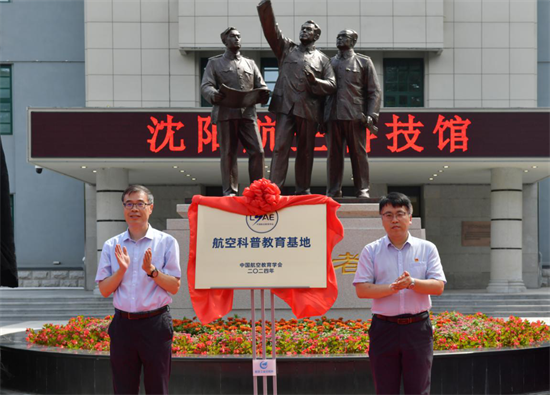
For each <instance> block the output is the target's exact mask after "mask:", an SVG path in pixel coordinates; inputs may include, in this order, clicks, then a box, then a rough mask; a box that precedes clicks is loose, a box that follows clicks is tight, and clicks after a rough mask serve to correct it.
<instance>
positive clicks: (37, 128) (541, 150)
mask: <svg viewBox="0 0 550 395" xmlns="http://www.w3.org/2000/svg"><path fill="white" fill-rule="evenodd" d="M30 125H31V126H30V127H31V130H30V138H31V158H33V159H35V158H212V157H218V156H219V152H218V149H219V144H218V138H217V128H216V125H212V123H211V120H210V113H209V112H208V111H194V112H183V111H176V110H175V111H170V112H155V111H122V110H120V111H117V110H114V111H113V110H110V111H104V112H98V111H97V110H95V109H94V110H88V109H83V110H77V111H75V110H58V111H51V110H37V109H33V110H30ZM258 126H259V128H260V134H261V137H262V142H263V145H264V149H265V152H266V156H267V157H270V156H271V153H272V151H273V148H274V144H275V116H274V115H273V114H271V113H267V112H264V113H260V114H258ZM378 127H379V132H378V135H372V134H371V133H370V132H369V131H365V133H367V151H368V153H369V156H371V157H402V158H407V157H410V158H438V157H462V158H468V157H472V158H474V157H548V156H550V132H549V131H550V117H549V115H548V113H546V112H522V111H517V112H512V111H510V112H460V111H458V110H449V111H437V112H414V111H411V112H394V113H392V112H383V113H382V114H381V116H380V121H379V122H378ZM316 137H317V138H316V141H317V144H316V148H315V151H316V156H319V157H324V156H326V150H327V148H326V145H325V137H324V135H323V134H321V133H317V136H316ZM294 150H295V149H294ZM242 155H243V156H245V155H246V154H245V153H244V151H243V153H242Z"/></svg>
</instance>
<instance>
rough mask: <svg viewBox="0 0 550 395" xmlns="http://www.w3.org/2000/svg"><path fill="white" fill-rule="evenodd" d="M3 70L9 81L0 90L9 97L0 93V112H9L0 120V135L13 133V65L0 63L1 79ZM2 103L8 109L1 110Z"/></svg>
mask: <svg viewBox="0 0 550 395" xmlns="http://www.w3.org/2000/svg"><path fill="white" fill-rule="evenodd" d="M0 1H2V0H0ZM4 70H9V75H8V76H7V79H8V81H9V83H8V87H7V88H4V87H2V85H1V84H0V90H9V99H2V98H1V95H0V113H5V112H9V123H7V122H0V135H2V136H9V135H13V67H12V65H11V64H0V78H2V79H3V78H5V76H4V75H3V73H4ZM3 104H9V110H8V111H3V110H2V108H1V105H3ZM1 125H9V127H8V129H9V130H8V131H3V128H2V126H1Z"/></svg>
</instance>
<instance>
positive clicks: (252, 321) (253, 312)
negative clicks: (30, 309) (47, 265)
mask: <svg viewBox="0 0 550 395" xmlns="http://www.w3.org/2000/svg"><path fill="white" fill-rule="evenodd" d="M250 303H251V305H252V307H251V310H250V326H252V339H251V341H252V363H254V360H255V359H256V304H255V303H254V290H253V289H251V290H250ZM252 382H253V383H254V395H258V380H257V378H256V376H252Z"/></svg>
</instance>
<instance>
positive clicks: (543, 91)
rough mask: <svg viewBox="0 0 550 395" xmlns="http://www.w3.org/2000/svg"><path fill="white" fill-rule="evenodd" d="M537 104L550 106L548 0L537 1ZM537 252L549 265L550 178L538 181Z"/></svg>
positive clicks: (542, 260) (543, 264) (549, 6)
mask: <svg viewBox="0 0 550 395" xmlns="http://www.w3.org/2000/svg"><path fill="white" fill-rule="evenodd" d="M537 18H538V24H537V33H538V34H537V39H538V84H537V85H538V106H539V107H550V0H538V1H537ZM538 205H539V254H540V260H541V262H542V266H543V267H546V268H548V267H550V243H549V242H548V240H550V179H548V178H547V179H545V180H542V181H541V182H539V201H538Z"/></svg>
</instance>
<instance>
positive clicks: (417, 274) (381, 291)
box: [353, 192, 446, 395]
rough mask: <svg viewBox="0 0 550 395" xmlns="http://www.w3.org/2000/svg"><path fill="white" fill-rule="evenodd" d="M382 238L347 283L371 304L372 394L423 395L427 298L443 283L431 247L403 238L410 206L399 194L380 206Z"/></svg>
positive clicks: (428, 347) (428, 364) (426, 389)
mask: <svg viewBox="0 0 550 395" xmlns="http://www.w3.org/2000/svg"><path fill="white" fill-rule="evenodd" d="M379 207H380V215H381V217H382V224H383V226H384V229H385V231H386V236H384V237H382V238H381V239H379V240H376V241H374V242H372V243H370V244H368V245H367V246H365V248H364V249H363V251H362V253H361V256H360V258H359V264H358V267H357V272H356V274H355V278H354V280H353V284H354V285H355V290H356V292H357V296H358V297H359V298H365V299H373V302H372V314H373V318H372V323H371V326H370V328H369V338H370V349H369V358H370V361H371V369H372V374H373V377H374V384H375V387H376V393H377V394H399V391H400V387H401V379H403V386H404V390H405V393H406V394H415V395H418V394H429V393H430V379H431V368H432V361H433V329H432V325H431V321H430V314H429V309H430V308H431V299H430V295H441V294H442V293H443V289H444V287H445V283H446V279H445V274H444V273H443V268H442V266H441V260H440V258H439V253H438V251H437V248H436V246H435V245H434V244H433V243H430V242H429V241H426V240H422V239H418V238H416V237H413V236H411V235H410V234H409V227H410V225H411V223H412V204H411V201H410V200H409V198H408V197H407V196H405V195H403V194H402V193H397V192H392V193H389V194H388V195H387V196H384V197H383V198H382V199H381V200H380V205H379Z"/></svg>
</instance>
